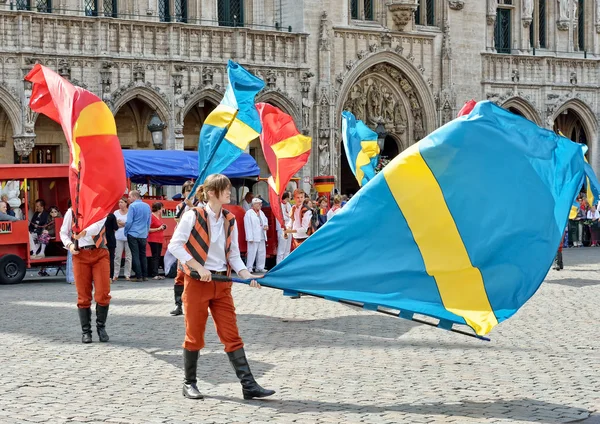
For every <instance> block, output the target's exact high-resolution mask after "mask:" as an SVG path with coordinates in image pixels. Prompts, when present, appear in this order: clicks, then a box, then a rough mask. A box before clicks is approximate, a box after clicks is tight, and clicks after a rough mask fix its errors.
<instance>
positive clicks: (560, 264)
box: [555, 251, 563, 269]
mask: <svg viewBox="0 0 600 424" xmlns="http://www.w3.org/2000/svg"><path fill="white" fill-rule="evenodd" d="M556 266H557V267H558V268H555V269H563V257H562V251H560V252H558V253H557V254H556Z"/></svg>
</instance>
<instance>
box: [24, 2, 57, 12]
mask: <svg viewBox="0 0 600 424" xmlns="http://www.w3.org/2000/svg"><path fill="white" fill-rule="evenodd" d="M15 6H16V8H17V10H32V11H34V12H43V13H52V0H17V1H16V4H15Z"/></svg>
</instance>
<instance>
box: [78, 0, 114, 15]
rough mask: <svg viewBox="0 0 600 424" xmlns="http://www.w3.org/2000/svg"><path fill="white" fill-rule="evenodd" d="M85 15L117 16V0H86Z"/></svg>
mask: <svg viewBox="0 0 600 424" xmlns="http://www.w3.org/2000/svg"><path fill="white" fill-rule="evenodd" d="M84 4H85V16H106V17H109V18H116V17H117V16H118V15H117V0H85V3H84Z"/></svg>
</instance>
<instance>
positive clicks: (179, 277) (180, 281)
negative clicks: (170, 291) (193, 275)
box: [175, 264, 185, 286]
mask: <svg viewBox="0 0 600 424" xmlns="http://www.w3.org/2000/svg"><path fill="white" fill-rule="evenodd" d="M177 265H179V264H177ZM184 278H185V272H183V271H182V270H180V269H179V266H177V275H176V276H175V285H176V286H183V281H184Z"/></svg>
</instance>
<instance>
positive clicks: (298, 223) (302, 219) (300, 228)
mask: <svg viewBox="0 0 600 424" xmlns="http://www.w3.org/2000/svg"><path fill="white" fill-rule="evenodd" d="M292 211H293V212H294V216H293V217H291V219H290V223H289V224H290V229H291V230H296V232H295V233H292V235H293V237H294V238H295V239H300V240H301V239H305V238H307V237H308V235H307V234H306V232H307V231H308V226H309V225H310V219H311V218H312V212H311V211H310V210H308V211H306V213H305V214H304V216H302V207H301V206H295V207H294V208H292Z"/></svg>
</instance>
